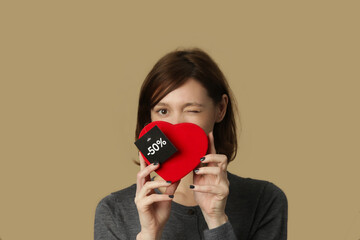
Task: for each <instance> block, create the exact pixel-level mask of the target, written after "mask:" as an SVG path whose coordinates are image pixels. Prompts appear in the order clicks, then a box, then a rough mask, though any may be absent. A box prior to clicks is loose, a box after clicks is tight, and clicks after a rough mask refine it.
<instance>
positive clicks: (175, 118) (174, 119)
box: [168, 113, 185, 124]
mask: <svg viewBox="0 0 360 240" xmlns="http://www.w3.org/2000/svg"><path fill="white" fill-rule="evenodd" d="M168 120H169V122H170V123H171V124H178V123H183V122H185V120H184V117H183V115H182V114H181V113H174V114H173V115H172V116H171V118H170V119H168Z"/></svg>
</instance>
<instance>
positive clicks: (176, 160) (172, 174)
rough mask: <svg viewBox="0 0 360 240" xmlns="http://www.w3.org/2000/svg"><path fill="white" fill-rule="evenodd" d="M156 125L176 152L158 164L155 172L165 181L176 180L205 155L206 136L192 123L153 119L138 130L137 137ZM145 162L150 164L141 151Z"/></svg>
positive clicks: (190, 169) (191, 168)
mask: <svg viewBox="0 0 360 240" xmlns="http://www.w3.org/2000/svg"><path fill="white" fill-rule="evenodd" d="M155 125H156V126H158V127H159V128H160V130H161V131H162V132H163V133H164V134H165V135H166V137H167V138H168V139H169V140H170V141H171V142H172V144H173V145H174V146H175V147H176V148H177V150H178V151H177V152H176V153H175V154H174V155H172V156H171V157H170V158H169V159H168V160H166V161H165V162H164V163H162V164H161V165H160V168H159V169H158V170H156V171H155V172H156V173H157V174H158V175H159V176H160V177H162V178H163V179H164V180H165V181H171V182H177V181H179V180H180V179H181V178H183V177H184V176H186V175H187V174H188V173H189V172H191V171H192V170H194V169H195V168H196V166H198V165H199V163H200V158H202V157H203V156H205V155H206V152H207V149H208V137H207V135H206V133H205V132H204V130H203V129H202V128H201V127H199V126H198V125H196V124H193V123H179V124H175V125H173V124H171V123H168V122H164V121H155V122H151V123H149V124H147V125H146V126H145V127H144V128H143V129H142V130H141V132H140V134H139V138H141V137H142V136H143V135H144V134H145V133H147V132H148V131H149V130H150V129H152V128H153V127H154V126H155ZM141 155H142V156H143V158H144V160H145V162H146V163H147V164H150V162H149V161H148V160H147V159H146V157H145V155H144V154H143V153H141Z"/></svg>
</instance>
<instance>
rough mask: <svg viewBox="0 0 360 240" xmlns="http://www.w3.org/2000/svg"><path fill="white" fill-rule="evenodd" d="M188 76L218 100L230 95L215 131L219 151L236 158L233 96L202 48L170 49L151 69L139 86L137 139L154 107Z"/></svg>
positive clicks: (216, 146)
mask: <svg viewBox="0 0 360 240" xmlns="http://www.w3.org/2000/svg"><path fill="white" fill-rule="evenodd" d="M189 78H193V79H195V80H197V81H199V82H200V83H201V84H202V86H203V87H204V88H205V89H206V90H207V92H208V94H209V97H211V98H212V99H213V101H214V103H215V104H218V103H219V102H220V101H221V99H222V95H223V94H226V95H227V96H228V99H229V100H228V105H227V110H226V114H225V116H224V118H223V120H222V121H221V122H219V123H215V125H214V130H213V134H214V141H215V148H216V151H217V153H221V154H225V155H226V156H227V158H228V161H229V162H230V161H232V160H234V158H235V156H236V152H237V136H236V122H235V117H234V112H236V106H235V105H234V99H233V97H232V94H231V92H230V91H231V90H230V88H229V85H228V83H227V81H226V78H225V76H224V75H223V73H222V72H221V70H220V69H219V67H218V66H217V64H216V63H215V62H214V61H213V60H212V59H211V57H210V56H209V55H208V54H207V53H205V52H204V51H202V50H201V49H199V48H192V49H186V50H175V51H173V52H170V53H168V54H166V55H165V56H163V57H162V58H161V59H160V60H159V61H158V62H157V63H156V64H155V65H154V67H153V68H152V70H151V71H150V72H149V74H148V75H147V77H146V78H145V81H144V82H143V84H142V87H141V90H140V97H139V107H138V115H137V125H136V132H135V140H136V139H138V136H139V134H140V132H141V130H142V128H143V127H144V126H145V125H146V124H148V123H150V122H151V114H150V111H151V109H152V108H153V107H154V106H155V105H156V104H157V103H158V102H160V100H161V99H162V98H164V97H165V96H166V95H167V94H168V93H170V92H171V91H173V90H175V89H177V88H178V87H180V86H181V85H182V84H184V83H185V82H186V81H187V80H188V79H189Z"/></svg>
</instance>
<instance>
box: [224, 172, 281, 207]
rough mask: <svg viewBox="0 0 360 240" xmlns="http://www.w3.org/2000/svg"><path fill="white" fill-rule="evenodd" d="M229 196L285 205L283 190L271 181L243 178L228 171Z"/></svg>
mask: <svg viewBox="0 0 360 240" xmlns="http://www.w3.org/2000/svg"><path fill="white" fill-rule="evenodd" d="M228 179H229V182H230V186H229V190H230V194H229V197H230V195H231V198H232V199H233V200H235V199H247V200H249V201H251V202H257V203H261V202H269V201H270V202H271V201H276V202H278V203H281V204H284V205H287V198H286V195H285V193H284V191H283V190H282V189H281V188H280V187H278V186H277V185H275V184H274V183H272V182H269V181H266V180H260V179H252V178H244V177H240V176H237V175H235V174H232V173H230V172H228Z"/></svg>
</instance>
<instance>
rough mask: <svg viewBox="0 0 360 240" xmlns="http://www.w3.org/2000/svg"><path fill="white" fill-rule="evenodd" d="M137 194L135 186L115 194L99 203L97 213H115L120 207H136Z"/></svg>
mask: <svg viewBox="0 0 360 240" xmlns="http://www.w3.org/2000/svg"><path fill="white" fill-rule="evenodd" d="M135 192H136V185H135V184H133V185H131V186H129V187H127V188H124V189H122V190H119V191H116V192H113V193H111V194H109V195H107V196H106V197H104V198H102V199H101V200H100V201H99V203H98V205H97V208H96V211H97V212H99V211H104V210H106V211H109V212H115V211H116V209H118V208H119V206H125V207H126V208H129V207H131V206H133V205H134V198H135Z"/></svg>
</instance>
